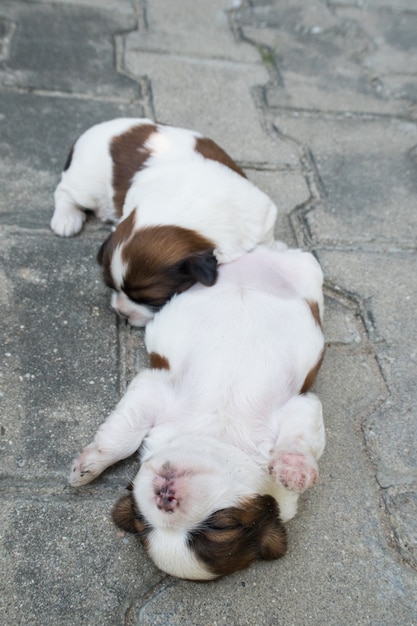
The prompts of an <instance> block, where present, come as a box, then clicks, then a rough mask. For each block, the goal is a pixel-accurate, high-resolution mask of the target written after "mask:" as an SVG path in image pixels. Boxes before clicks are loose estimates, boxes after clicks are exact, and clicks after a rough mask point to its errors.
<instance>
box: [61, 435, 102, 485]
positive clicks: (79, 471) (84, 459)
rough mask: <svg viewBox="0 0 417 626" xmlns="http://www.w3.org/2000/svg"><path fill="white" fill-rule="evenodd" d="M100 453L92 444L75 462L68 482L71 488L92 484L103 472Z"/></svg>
mask: <svg viewBox="0 0 417 626" xmlns="http://www.w3.org/2000/svg"><path fill="white" fill-rule="evenodd" d="M99 456H100V451H99V450H98V448H97V446H95V445H94V444H91V445H89V446H87V447H86V448H85V450H84V451H83V452H82V453H81V454H80V456H79V457H78V458H77V459H75V461H73V463H72V466H71V471H70V474H69V476H68V482H69V484H70V485H71V487H81V486H82V485H86V484H87V483H90V482H91V481H92V480H94V478H96V477H97V476H98V475H99V474H101V472H102V471H103V469H104V468H103V467H102V463H100V458H99Z"/></svg>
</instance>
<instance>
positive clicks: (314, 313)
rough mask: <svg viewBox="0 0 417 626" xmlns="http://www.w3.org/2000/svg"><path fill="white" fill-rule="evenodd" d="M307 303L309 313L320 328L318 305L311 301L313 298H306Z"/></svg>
mask: <svg viewBox="0 0 417 626" xmlns="http://www.w3.org/2000/svg"><path fill="white" fill-rule="evenodd" d="M307 304H308V306H309V307H310V311H311V314H312V316H313V317H314V319H315V322H316V324H317V325H318V326H320V328H322V324H321V317H320V309H319V305H318V304H317V302H313V300H307Z"/></svg>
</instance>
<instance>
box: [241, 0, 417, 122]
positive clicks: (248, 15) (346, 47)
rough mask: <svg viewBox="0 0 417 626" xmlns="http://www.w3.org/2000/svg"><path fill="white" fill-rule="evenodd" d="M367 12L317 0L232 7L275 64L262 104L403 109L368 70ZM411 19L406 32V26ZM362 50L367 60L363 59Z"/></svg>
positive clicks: (401, 111) (370, 39) (403, 103)
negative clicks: (275, 72) (337, 7)
mask: <svg viewBox="0 0 417 626" xmlns="http://www.w3.org/2000/svg"><path fill="white" fill-rule="evenodd" d="M370 15H371V13H370V12H367V13H366V18H364V16H363V11H361V10H360V9H355V10H353V9H349V10H348V9H346V10H338V11H335V10H334V9H333V8H331V7H326V6H325V5H324V3H322V2H318V1H314V2H309V3H304V4H303V3H294V2H291V1H289V0H288V1H285V2H280V3H272V6H270V5H268V4H267V5H265V4H264V3H260V4H259V5H258V3H255V5H254V6H250V7H247V8H246V9H242V10H240V11H239V12H237V14H236V17H237V20H238V23H239V25H240V26H241V28H242V30H243V33H244V36H245V37H246V38H248V39H250V40H252V41H253V42H254V43H256V44H257V45H258V46H263V47H264V49H265V50H264V55H265V56H266V57H267V58H268V59H269V62H273V63H274V65H275V67H278V69H279V80H278V81H271V83H270V84H269V85H267V86H266V89H265V97H266V101H267V104H268V106H270V107H284V108H288V107H290V108H299V109H302V110H305V109H312V110H317V109H319V110H322V111H323V110H327V111H361V112H364V111H366V112H372V113H379V114H387V113H396V114H405V113H406V112H408V111H409V103H408V102H406V101H401V100H395V99H394V100H393V99H390V98H389V97H387V94H385V93H384V90H383V89H381V83H380V81H378V80H377V77H378V72H376V74H375V73H370V71H369V67H370V65H371V64H372V56H371V55H372V53H373V50H374V48H375V45H374V38H373V37H372V33H371V32H368V31H367V29H366V25H364V20H369V19H372V18H370ZM375 19H377V18H375ZM399 19H402V18H399ZM404 19H406V18H404ZM413 19H414V18H413V17H412V19H411V24H410V26H409V31H407V32H411V31H412V20H413ZM378 32H379V29H378ZM378 45H379V42H378ZM387 54H390V55H392V50H389V51H387ZM368 56H369V63H368V62H364V59H368ZM390 58H392V56H390ZM401 61H402V59H399V60H398V62H399V63H401ZM368 65H369V67H368Z"/></svg>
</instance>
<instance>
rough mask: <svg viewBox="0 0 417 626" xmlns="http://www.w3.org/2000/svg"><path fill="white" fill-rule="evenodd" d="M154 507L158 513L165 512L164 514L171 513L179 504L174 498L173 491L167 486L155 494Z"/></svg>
mask: <svg viewBox="0 0 417 626" xmlns="http://www.w3.org/2000/svg"><path fill="white" fill-rule="evenodd" d="M155 496H156V506H157V507H158V509H159V510H160V511H166V513H173V511H175V509H176V508H177V506H179V502H178V500H177V498H176V497H175V491H174V489H172V488H171V487H170V485H169V484H167V485H165V486H164V487H162V488H161V489H159V490H158V491H156V493H155Z"/></svg>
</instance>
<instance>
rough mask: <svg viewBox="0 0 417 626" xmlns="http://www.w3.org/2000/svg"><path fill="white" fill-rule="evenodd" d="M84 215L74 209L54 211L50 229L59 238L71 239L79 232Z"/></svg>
mask: <svg viewBox="0 0 417 626" xmlns="http://www.w3.org/2000/svg"><path fill="white" fill-rule="evenodd" d="M85 219H86V215H85V213H84V212H83V211H80V210H79V209H77V208H76V207H71V208H66V209H56V210H55V213H54V215H53V217H52V219H51V228H52V230H53V231H54V233H56V234H57V235H59V236H60V237H72V236H73V235H76V234H77V233H79V232H80V230H81V229H82V227H83V224H84V222H85Z"/></svg>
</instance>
